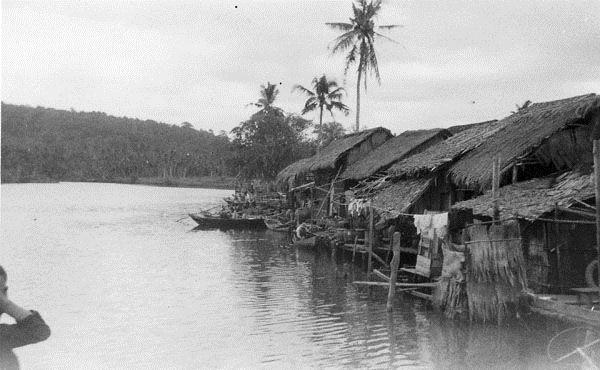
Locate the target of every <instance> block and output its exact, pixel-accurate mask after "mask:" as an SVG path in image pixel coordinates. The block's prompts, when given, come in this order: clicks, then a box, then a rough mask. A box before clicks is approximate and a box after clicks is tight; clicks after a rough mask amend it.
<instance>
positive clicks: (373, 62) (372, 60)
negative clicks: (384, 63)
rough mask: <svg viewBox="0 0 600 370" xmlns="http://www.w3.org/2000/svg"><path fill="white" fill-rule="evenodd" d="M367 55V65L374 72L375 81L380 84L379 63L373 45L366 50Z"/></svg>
mask: <svg viewBox="0 0 600 370" xmlns="http://www.w3.org/2000/svg"><path fill="white" fill-rule="evenodd" d="M368 56H369V67H371V70H372V71H373V72H374V73H375V77H376V78H377V82H378V83H380V84H381V76H380V75H379V63H378V62H377V55H376V54H375V48H374V47H373V45H371V47H370V48H369V50H368Z"/></svg>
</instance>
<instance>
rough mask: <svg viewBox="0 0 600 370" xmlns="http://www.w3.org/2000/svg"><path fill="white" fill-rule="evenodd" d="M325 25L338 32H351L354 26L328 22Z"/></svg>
mask: <svg viewBox="0 0 600 370" xmlns="http://www.w3.org/2000/svg"><path fill="white" fill-rule="evenodd" d="M325 24H326V25H327V26H329V27H331V28H333V29H334V30H340V31H351V30H352V29H353V28H354V25H353V24H351V23H342V22H328V23H325Z"/></svg>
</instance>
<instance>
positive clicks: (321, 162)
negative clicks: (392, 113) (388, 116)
mask: <svg viewBox="0 0 600 370" xmlns="http://www.w3.org/2000/svg"><path fill="white" fill-rule="evenodd" d="M377 135H383V136H384V140H387V138H390V137H392V134H391V132H390V130H388V129H386V128H383V127H376V128H373V129H370V130H364V131H360V132H355V133H352V134H348V135H345V136H343V137H341V138H340V139H337V140H334V141H332V142H331V143H330V144H329V145H327V146H326V147H324V148H322V149H321V150H319V152H318V153H317V154H315V155H314V156H312V157H309V158H304V159H301V160H299V161H296V162H294V163H292V164H291V165H289V166H287V167H286V168H284V169H283V170H281V171H280V172H279V174H277V182H278V183H289V182H290V180H293V179H294V178H296V177H297V176H300V175H302V174H305V173H309V172H315V171H323V170H334V169H336V168H337V167H338V166H339V164H340V163H339V162H340V161H341V160H342V159H343V158H344V156H345V155H346V154H347V153H348V152H349V151H351V150H352V149H354V148H356V147H359V146H360V144H362V143H363V142H365V141H367V140H370V139H371V138H372V137H374V136H377ZM374 144H376V145H378V144H380V143H377V142H374Z"/></svg>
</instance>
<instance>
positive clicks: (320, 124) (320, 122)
mask: <svg viewBox="0 0 600 370" xmlns="http://www.w3.org/2000/svg"><path fill="white" fill-rule="evenodd" d="M319 131H321V139H320V140H319V147H318V148H321V146H322V145H323V134H322V133H323V106H322V105H321V111H320V112H319ZM318 148H317V149H318Z"/></svg>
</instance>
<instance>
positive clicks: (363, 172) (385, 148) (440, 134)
mask: <svg viewBox="0 0 600 370" xmlns="http://www.w3.org/2000/svg"><path fill="white" fill-rule="evenodd" d="M450 135H451V134H450V132H448V131H447V130H445V129H440V128H436V129H432V130H414V131H405V132H403V133H401V134H400V135H398V136H396V137H393V138H391V139H390V140H388V141H386V142H385V143H383V144H382V145H381V146H379V147H378V148H377V149H375V150H373V151H372V152H371V153H369V154H368V155H367V156H366V157H364V158H362V159H361V160H359V161H357V162H355V163H353V164H352V165H351V166H350V167H348V168H346V170H344V172H342V174H341V176H340V177H341V178H343V179H352V180H362V179H366V178H368V177H369V176H372V175H373V174H375V173H377V172H379V171H381V170H383V169H386V168H387V167H389V166H390V165H391V164H393V163H394V162H397V161H398V160H400V159H402V158H405V157H407V156H409V155H411V154H414V153H418V152H420V151H422V150H424V149H426V148H427V147H428V146H430V145H431V144H432V143H435V142H437V141H441V140H444V139H446V138H447V137H449V136H450Z"/></svg>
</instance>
